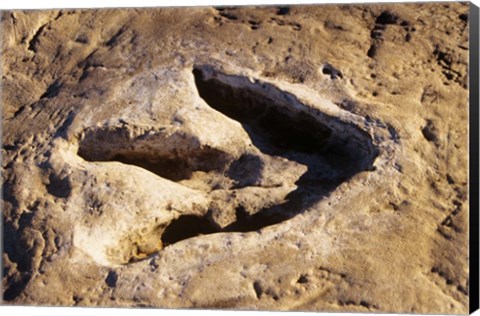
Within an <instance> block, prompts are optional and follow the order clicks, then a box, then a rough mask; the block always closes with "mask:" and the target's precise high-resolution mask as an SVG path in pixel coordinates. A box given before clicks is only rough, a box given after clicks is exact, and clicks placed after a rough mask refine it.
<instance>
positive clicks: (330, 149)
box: [78, 66, 378, 263]
mask: <svg viewBox="0 0 480 316" xmlns="http://www.w3.org/2000/svg"><path fill="white" fill-rule="evenodd" d="M193 76H194V79H195V84H196V87H197V89H198V94H199V96H200V97H201V98H202V99H203V100H204V101H205V102H206V104H208V105H209V106H210V107H211V108H212V109H214V110H215V111H218V112H220V113H222V114H223V115H225V116H226V117H228V118H230V119H232V120H235V121H237V122H239V123H240V124H241V126H242V127H243V129H244V130H245V131H246V132H247V134H248V137H249V138H250V140H251V143H252V144H253V147H254V148H253V149H252V150H251V151H250V152H245V153H244V154H243V155H241V156H240V157H233V156H231V155H229V154H228V153H227V152H226V151H225V150H223V149H222V148H212V147H209V146H205V145H203V144H200V143H198V137H197V135H193V134H188V133H186V132H185V133H183V132H181V133H183V134H179V135H177V136H178V137H177V136H175V137H174V136H172V135H171V134H168V133H165V132H164V130H162V129H158V130H155V131H152V130H150V131H148V132H147V133H141V132H139V133H136V132H135V126H132V125H129V124H127V123H122V124H117V125H115V126H109V125H106V126H102V127H95V128H91V129H87V130H86V131H85V132H84V135H83V137H82V138H81V140H80V144H79V151H78V154H79V155H80V156H81V157H83V158H84V159H85V160H88V161H104V162H105V161H117V162H121V163H126V164H130V165H135V166H136V167H140V168H143V169H146V170H148V171H150V172H152V173H154V174H156V175H158V176H160V177H162V178H167V179H169V180H172V181H175V182H178V183H180V184H182V185H186V186H188V185H189V182H188V180H189V179H190V178H191V177H194V173H195V172H199V171H201V172H203V174H205V176H204V178H206V179H207V180H206V183H212V184H211V187H210V189H208V190H206V192H205V194H207V195H209V194H212V192H214V191H216V190H218V188H217V187H216V186H215V185H213V183H215V181H213V180H212V181H209V179H214V178H215V177H218V176H219V175H220V176H221V177H224V178H225V179H230V180H229V181H230V182H231V185H230V186H227V187H225V188H222V190H224V191H225V192H227V193H228V192H230V193H228V194H231V195H232V196H235V195H236V194H237V192H239V191H238V190H242V189H247V190H248V189H252V190H261V189H266V190H265V191H262V192H260V191H255V192H257V193H255V194H257V195H258V194H263V195H268V194H271V195H279V194H280V195H279V198H278V199H277V201H281V202H275V203H272V202H268V197H265V198H264V200H265V201H266V202H265V201H263V204H260V205H257V206H254V207H253V206H252V205H249V204H248V202H245V201H239V200H238V199H232V201H231V202H225V201H223V202H222V203H223V204H221V206H220V207H216V208H215V207H213V205H214V203H213V200H212V208H210V209H209V210H208V211H206V212H205V213H204V214H203V215H198V214H197V215H191V214H189V213H188V212H187V213H185V215H179V216H178V217H177V218H176V219H173V220H172V221H171V222H170V223H166V225H165V226H164V227H165V228H164V230H163V232H161V233H160V235H161V237H160V239H161V243H158V244H159V245H160V246H156V247H157V248H155V249H157V250H160V249H159V248H158V247H165V246H168V245H172V244H174V243H176V242H179V241H182V240H185V239H188V238H193V237H197V236H200V235H206V234H212V233H217V232H224V233H225V232H248V231H255V230H258V229H261V228H263V227H266V226H270V225H274V224H278V223H280V222H282V221H285V220H288V219H290V218H292V217H293V216H295V215H296V214H299V213H301V212H303V211H304V210H305V209H307V208H308V207H309V206H311V205H313V204H314V203H316V202H318V201H319V200H320V199H322V198H323V197H325V196H327V195H328V194H329V193H330V192H331V191H333V190H334V189H335V188H336V187H337V186H338V185H339V184H341V183H342V182H344V181H347V180H348V179H350V178H351V177H352V176H354V175H355V174H357V173H359V172H362V171H368V170H371V169H372V164H373V161H374V160H375V158H376V156H377V154H378V151H377V149H376V148H375V146H374V145H373V143H372V140H371V138H370V136H369V135H368V134H367V133H366V132H364V131H362V130H361V129H360V128H359V127H357V126H355V125H353V124H351V123H347V122H344V121H342V120H340V119H339V118H336V117H331V116H328V115H326V114H324V113H322V112H321V111H319V110H318V109H315V108H312V107H311V106H308V105H305V104H303V103H302V102H300V101H299V100H298V99H297V97H296V96H295V95H293V94H291V93H289V92H286V91H282V90H281V89H279V88H277V87H276V86H275V85H274V84H271V83H267V82H262V81H260V80H254V81H253V82H252V81H251V80H250V79H249V78H246V77H243V76H238V75H228V74H224V73H220V72H216V71H214V70H213V68H211V67H209V66H198V67H195V68H194V69H193ZM179 148H182V150H179ZM279 161H285V162H289V163H291V164H292V165H298V166H305V167H306V172H304V173H303V174H300V175H299V176H297V177H296V178H295V179H294V180H291V181H292V182H291V183H290V184H289V185H290V186H291V187H292V188H295V189H293V190H292V191H289V192H286V193H285V192H284V191H282V192H283V193H275V192H277V191H272V190H275V186H273V187H272V188H268V187H266V186H265V185H264V184H262V181H263V180H265V178H268V177H270V178H275V176H279V174H275V173H273V171H271V170H277V171H275V172H281V173H288V172H289V170H280V171H278V170H279V168H276V169H275V168H272V169H271V170H270V169H268V167H269V164H275V163H279ZM185 180H187V181H185ZM280 186H281V185H280ZM269 190H270V191H269ZM259 192H260V193H259ZM272 192H274V193H272ZM282 194H283V195H282ZM209 196H210V197H211V196H212V195H209ZM262 205H263V206H262ZM222 207H223V209H222ZM227 209H232V210H233V211H231V212H233V213H234V214H233V215H232V216H234V218H235V219H234V220H233V221H231V222H229V223H227V224H222V223H220V222H218V217H219V213H221V212H227ZM220 215H221V214H220ZM220 217H221V216H220ZM132 242H135V241H134V240H132ZM146 255H150V254H146ZM123 257H125V256H123ZM127 257H128V256H127ZM140 257H142V255H141V254H140ZM122 261H123V263H127V262H132V261H135V260H133V259H132V258H130V259H129V260H127V262H125V261H124V260H122Z"/></svg>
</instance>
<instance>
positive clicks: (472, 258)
mask: <svg viewBox="0 0 480 316" xmlns="http://www.w3.org/2000/svg"><path fill="white" fill-rule="evenodd" d="M478 19H479V8H478V7H477V6H476V5H474V4H473V3H472V2H470V8H469V18H468V21H469V22H468V23H469V32H470V34H469V44H470V49H469V57H470V60H469V78H470V85H469V93H470V95H469V104H470V114H469V121H470V122H469V131H470V133H469V134H470V135H469V138H470V141H469V150H470V159H469V165H470V174H469V185H470V190H469V194H470V229H469V232H470V245H469V246H470V248H469V249H470V255H469V262H470V282H469V288H470V293H469V310H470V313H473V312H474V311H476V310H477V309H478V308H479V224H480V223H479V216H478V213H479V199H478V196H479V191H478V190H479V187H478V178H479V166H478V164H479V159H478V154H479V146H478V142H479V140H478V138H479V126H478V124H479V109H478V108H479V98H478V97H479V95H478V94H479V92H478V90H479V85H478V81H479V77H478V72H479V69H478V67H479V63H478V58H479V53H478V51H479V22H478Z"/></svg>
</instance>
